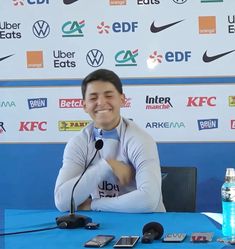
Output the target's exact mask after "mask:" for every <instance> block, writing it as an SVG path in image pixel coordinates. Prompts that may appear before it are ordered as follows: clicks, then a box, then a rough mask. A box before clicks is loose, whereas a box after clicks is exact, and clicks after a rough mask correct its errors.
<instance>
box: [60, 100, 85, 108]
mask: <svg viewBox="0 0 235 249" xmlns="http://www.w3.org/2000/svg"><path fill="white" fill-rule="evenodd" d="M59 106H60V108H83V100H82V99H59Z"/></svg>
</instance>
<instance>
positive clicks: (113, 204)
mask: <svg viewBox="0 0 235 249" xmlns="http://www.w3.org/2000/svg"><path fill="white" fill-rule="evenodd" d="M81 88H82V95H83V105H84V110H85V112H87V113H88V114H89V115H90V117H91V118H92V120H93V122H91V123H90V124H89V125H87V126H86V127H85V128H84V129H83V130H82V131H81V132H80V133H79V134H78V135H76V136H75V137H73V138H72V139H70V141H69V142H68V143H67V145H66V147H65V151H64V156H63V166H62V168H61V169H60V172H59V175H58V178H57V181H56V186H55V204H56V207H57V208H58V209H59V210H60V211H68V210H69V209H70V199H71V192H72V188H73V186H74V185H75V183H76V181H77V180H78V179H79V177H80V176H81V174H83V173H84V170H85V168H86V166H87V165H88V164H89V162H90V161H91V158H92V157H93V156H94V154H95V152H96V149H95V141H96V140H98V139H102V140H103V142H104V146H103V148H102V149H101V150H100V151H98V153H97V155H96V157H95V159H94V161H93V162H92V163H91V165H90V166H89V167H88V168H87V170H86V171H85V173H84V175H83V176H82V177H81V179H80V181H79V182H78V184H77V186H76V188H75V191H74V200H75V205H76V208H78V209H80V210H99V211H114V212H133V213H138V212H139V213H140V212H165V207H164V205H163V202H162V193H161V172H160V165H159V158H158V152H157V148H156V144H155V142H154V140H153V139H152V138H151V136H150V135H148V134H147V133H146V132H145V131H143V130H142V129H140V128H139V127H138V126H137V125H136V124H135V123H134V122H132V121H130V120H128V119H125V118H123V117H121V115H120V108H121V107H122V106H123V105H124V101H125V96H124V94H123V90H122V83H121V80H120V78H119V77H118V76H117V75H116V74H115V73H114V72H112V71H110V70H106V69H99V70H96V71H94V72H92V73H91V74H89V75H88V76H87V77H86V78H85V79H84V80H83V82H82V87H81Z"/></svg>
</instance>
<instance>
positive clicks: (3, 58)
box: [0, 54, 14, 61]
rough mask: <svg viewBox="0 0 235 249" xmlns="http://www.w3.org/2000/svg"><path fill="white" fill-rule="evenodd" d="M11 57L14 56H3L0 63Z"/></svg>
mask: <svg viewBox="0 0 235 249" xmlns="http://www.w3.org/2000/svg"><path fill="white" fill-rule="evenodd" d="M12 55H14V54H11V55H8V56H5V57H2V58H0V61H3V60H5V59H7V58H9V57H11V56H12Z"/></svg>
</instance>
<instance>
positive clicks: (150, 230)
mask: <svg viewBox="0 0 235 249" xmlns="http://www.w3.org/2000/svg"><path fill="white" fill-rule="evenodd" d="M142 232H143V237H142V239H141V242H142V243H145V244H149V243H152V242H153V240H157V239H160V238H161V237H162V235H163V233H164V229H163V226H162V225H161V224H160V223H158V222H150V223H147V224H146V225H144V227H143V231H142Z"/></svg>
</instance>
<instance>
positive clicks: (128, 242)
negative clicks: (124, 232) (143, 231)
mask: <svg viewBox="0 0 235 249" xmlns="http://www.w3.org/2000/svg"><path fill="white" fill-rule="evenodd" d="M139 238H140V236H121V237H120V238H119V239H118V241H117V242H116V243H115V244H114V246H113V247H115V248H118V247H119V248H130V247H133V246H134V245H135V244H136V243H137V241H138V240H139Z"/></svg>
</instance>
